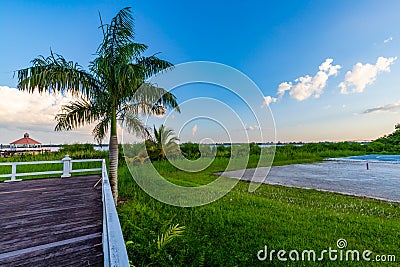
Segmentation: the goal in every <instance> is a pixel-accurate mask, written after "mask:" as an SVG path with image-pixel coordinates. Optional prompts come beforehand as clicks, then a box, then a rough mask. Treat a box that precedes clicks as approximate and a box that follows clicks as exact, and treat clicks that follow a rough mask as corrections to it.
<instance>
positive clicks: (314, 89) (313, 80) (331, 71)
mask: <svg viewBox="0 0 400 267" xmlns="http://www.w3.org/2000/svg"><path fill="white" fill-rule="evenodd" d="M332 62H333V59H332V58H327V59H326V60H325V61H324V62H323V63H322V64H321V65H320V66H319V67H318V68H319V71H318V72H317V73H316V74H315V76H313V77H311V76H310V75H306V76H303V77H299V78H297V79H296V80H294V83H293V84H292V83H291V82H283V83H281V84H280V85H279V87H278V91H277V94H278V95H279V97H280V98H281V97H283V95H284V94H285V92H286V91H289V95H290V96H291V97H292V98H294V99H297V100H298V101H303V100H305V99H307V98H309V97H311V96H314V97H315V98H318V97H320V96H321V94H322V93H323V91H324V89H325V87H326V85H327V81H328V79H329V77H331V76H336V75H337V74H338V72H339V70H340V68H341V66H340V65H332Z"/></svg>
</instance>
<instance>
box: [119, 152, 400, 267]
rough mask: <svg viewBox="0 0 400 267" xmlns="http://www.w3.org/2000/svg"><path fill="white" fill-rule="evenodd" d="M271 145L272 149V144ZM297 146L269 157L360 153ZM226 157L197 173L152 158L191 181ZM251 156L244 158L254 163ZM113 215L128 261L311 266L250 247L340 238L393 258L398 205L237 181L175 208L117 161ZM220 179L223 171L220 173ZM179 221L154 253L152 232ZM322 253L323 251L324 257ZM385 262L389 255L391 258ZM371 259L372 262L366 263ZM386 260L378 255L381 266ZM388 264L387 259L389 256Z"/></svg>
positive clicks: (299, 246)
mask: <svg viewBox="0 0 400 267" xmlns="http://www.w3.org/2000/svg"><path fill="white" fill-rule="evenodd" d="M278 153H279V152H278ZM323 153H324V154H323V155H322V154H316V153H314V154H313V153H309V154H307V153H303V154H302V158H297V156H298V155H292V156H293V157H291V156H290V155H289V156H286V155H284V154H281V155H277V157H276V161H275V162H274V165H283V164H287V163H303V162H312V161H319V160H321V159H323V158H324V157H333V156H348V155H354V154H361V152H360V153H354V152H353V153H351V152H349V151H342V152H332V151H331V152H326V151H325V152H323ZM227 162H228V159H224V158H217V159H216V160H215V161H214V163H213V164H212V165H211V166H210V167H209V168H207V169H206V170H204V171H202V172H198V173H187V172H183V171H179V170H178V169H176V168H175V167H173V166H171V165H170V164H169V163H168V162H156V163H155V164H154V165H155V167H156V168H157V169H158V170H159V172H160V174H161V175H163V176H164V177H165V178H167V179H169V180H170V181H172V182H174V183H177V184H181V185H186V186H198V185H202V184H207V183H209V182H210V181H212V180H213V179H215V178H216V176H215V175H213V173H214V172H217V171H221V170H224V168H225V166H226V165H227ZM256 164H257V157H250V161H249V164H248V166H249V167H255V166H256ZM119 175H120V178H119V183H120V184H119V188H120V197H121V199H122V200H123V201H124V204H122V205H120V206H119V208H118V209H119V215H120V221H121V225H122V228H123V233H124V236H125V240H131V241H133V245H131V246H128V252H129V255H130V258H131V259H132V261H133V263H134V264H135V266H145V265H147V264H154V265H155V266H201V265H203V266H288V265H293V266H317V265H321V262H320V263H313V262H307V261H306V262H301V261H300V262H295V263H293V262H291V261H289V262H286V263H285V262H279V261H277V259H276V257H275V260H274V261H273V262H269V261H265V262H260V261H258V259H257V256H256V255H257V252H258V251H259V250H261V249H263V248H264V245H268V248H269V249H270V250H271V249H275V250H280V249H285V250H287V251H290V250H293V249H296V250H299V251H302V250H305V249H313V250H315V251H317V252H318V251H322V250H323V249H328V248H329V247H332V249H336V248H337V247H336V241H337V240H338V239H340V238H344V239H346V240H347V242H348V249H358V250H360V251H364V250H366V249H368V250H371V251H373V253H374V254H373V255H376V254H395V255H396V258H397V260H400V253H399V247H400V222H399V221H400V207H399V204H392V203H388V202H383V201H377V200H371V199H364V198H358V197H352V196H344V195H340V194H336V193H328V192H320V191H316V190H305V189H298V188H288V187H283V186H272V185H262V186H261V187H260V188H258V189H257V190H256V192H254V193H249V192H248V186H249V183H246V182H239V183H238V184H237V185H236V186H235V188H234V189H233V190H231V191H230V192H229V193H228V194H227V195H226V196H224V197H223V198H221V199H219V200H218V201H215V202H213V203H211V204H209V205H205V206H201V207H194V208H181V207H174V206H170V205H166V204H163V203H161V202H159V201H157V200H155V199H153V198H151V197H150V196H148V195H147V194H146V193H145V192H143V191H142V190H141V189H140V188H139V187H138V186H137V184H136V183H135V182H134V180H133V179H132V178H131V176H130V173H129V170H128V169H127V167H121V168H120V174H119ZM227 179H228V178H227ZM174 224H179V225H184V226H186V230H185V232H184V234H183V236H182V237H179V238H177V239H176V240H174V242H173V243H171V244H169V246H168V247H167V248H166V249H165V252H164V254H161V255H163V256H160V257H158V258H157V259H154V258H152V257H151V255H153V254H154V253H155V250H156V248H155V244H156V242H157V237H158V236H159V235H160V234H161V233H162V232H163V231H164V230H165V229H166V228H167V227H168V226H169V225H174ZM326 259H327V257H326ZM363 263H364V264H365V262H340V261H337V262H330V261H328V260H325V261H323V262H322V264H323V265H324V266H360V264H363ZM392 264H393V263H392ZM369 265H371V266H374V265H376V266H380V264H378V263H370V264H369ZM388 265H389V266H390V263H386V265H385V266H388ZM393 265H394V264H393Z"/></svg>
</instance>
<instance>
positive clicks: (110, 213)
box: [102, 159, 130, 267]
mask: <svg viewBox="0 0 400 267" xmlns="http://www.w3.org/2000/svg"><path fill="white" fill-rule="evenodd" d="M102 178H103V181H102V190H103V254H104V266H107V267H125V266H126V267H129V266H130V265H129V259H128V253H127V251H126V247H125V241H124V237H123V235H122V230H121V225H120V223H119V219H118V213H117V209H116V208H115V203H114V199H113V195H112V192H111V185H110V181H109V180H108V174H107V166H106V161H105V160H104V159H103V168H102Z"/></svg>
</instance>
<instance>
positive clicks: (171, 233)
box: [157, 224, 185, 250]
mask: <svg viewBox="0 0 400 267" xmlns="http://www.w3.org/2000/svg"><path fill="white" fill-rule="evenodd" d="M184 230H185V226H179V224H176V225H170V227H169V228H168V229H167V230H166V231H165V232H164V233H163V234H161V236H158V238H157V248H158V249H159V250H161V249H163V248H164V247H165V246H166V245H168V244H169V243H170V242H171V241H172V240H174V239H175V238H177V237H179V236H182V235H183V232H184Z"/></svg>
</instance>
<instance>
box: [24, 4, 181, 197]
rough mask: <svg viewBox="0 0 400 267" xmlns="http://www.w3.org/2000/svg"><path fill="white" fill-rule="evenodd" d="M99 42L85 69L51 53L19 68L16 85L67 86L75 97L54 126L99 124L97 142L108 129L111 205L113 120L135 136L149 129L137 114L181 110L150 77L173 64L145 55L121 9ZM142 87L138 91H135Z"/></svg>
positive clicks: (128, 14) (114, 168)
mask: <svg viewBox="0 0 400 267" xmlns="http://www.w3.org/2000/svg"><path fill="white" fill-rule="evenodd" d="M100 23H101V27H100V28H101V29H102V31H103V41H102V43H101V44H100V45H99V47H98V49H97V52H96V56H97V57H96V58H95V59H94V60H93V61H92V62H90V64H89V71H86V70H84V69H83V68H82V67H81V66H80V65H78V64H77V63H74V62H68V61H67V60H66V59H65V58H64V57H63V56H61V55H58V54H53V52H51V54H50V56H49V57H47V58H45V57H43V56H39V57H37V58H35V59H34V60H32V66H31V67H29V68H26V69H21V70H18V71H17V73H18V88H19V89H20V90H25V91H28V92H34V91H36V90H37V91H39V92H40V93H41V92H44V91H48V92H50V93H55V92H61V93H65V92H67V91H70V92H72V93H73V94H74V96H76V97H78V98H77V100H76V101H74V102H71V103H69V104H67V105H65V106H63V107H62V113H60V114H58V115H57V116H56V121H57V125H56V127H55V130H56V131H61V130H72V129H75V128H78V127H80V126H83V125H87V124H91V123H97V124H96V126H95V127H94V129H93V135H94V136H95V139H96V140H97V141H101V140H103V139H104V138H105V137H106V135H107V132H108V133H109V137H110V142H109V158H110V171H109V177H110V184H111V188H112V192H113V197H114V202H115V205H116V204H117V200H118V140H117V122H119V123H121V124H122V125H124V126H126V128H127V129H128V130H129V131H131V132H134V133H136V134H137V135H139V136H143V137H147V136H149V132H148V130H147V129H146V127H145V126H144V125H143V123H142V121H141V120H140V118H139V114H162V113H163V112H165V108H175V109H177V111H178V112H179V111H180V110H179V107H178V104H177V101H176V98H175V96H174V95H172V94H171V93H168V92H167V91H166V90H164V89H162V88H159V87H157V86H154V85H152V84H150V83H148V82H146V79H148V78H149V77H150V76H152V75H154V74H155V73H158V72H160V71H164V70H167V69H169V68H171V67H172V66H173V65H172V64H171V63H169V62H167V61H164V60H161V59H159V58H158V57H156V56H155V55H153V56H149V57H145V56H143V53H144V52H145V50H146V49H147V46H146V45H144V44H139V43H135V42H134V29H133V17H132V14H131V10H130V8H129V7H127V8H124V9H122V10H120V11H119V12H118V14H117V15H116V16H115V17H114V18H113V19H112V20H111V23H110V24H103V22H102V20H101V17H100ZM139 88H140V90H139Z"/></svg>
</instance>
